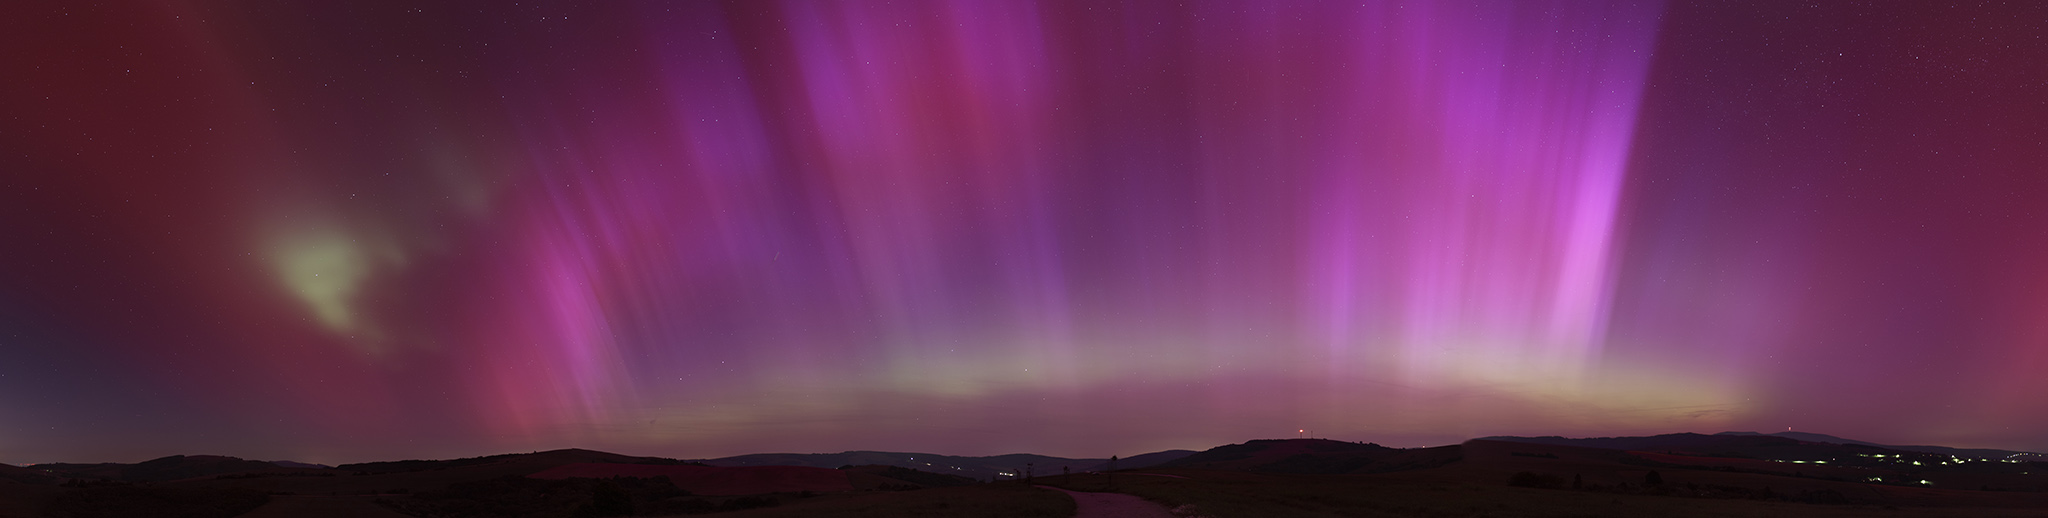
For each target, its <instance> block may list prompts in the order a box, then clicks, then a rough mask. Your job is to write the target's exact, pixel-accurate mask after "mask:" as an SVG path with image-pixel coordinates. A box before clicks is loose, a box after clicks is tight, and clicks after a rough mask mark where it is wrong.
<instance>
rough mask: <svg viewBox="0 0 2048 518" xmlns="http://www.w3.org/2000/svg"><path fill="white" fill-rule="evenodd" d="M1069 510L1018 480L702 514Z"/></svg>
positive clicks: (1027, 515) (769, 516) (935, 517)
mask: <svg viewBox="0 0 2048 518" xmlns="http://www.w3.org/2000/svg"><path fill="white" fill-rule="evenodd" d="M1073 515H1074V500H1073V499H1071V498H1067V495H1063V494H1060V493H1059V492H1057V491H1051V490H1046V489H1039V488H1035V487H1029V486H1025V485H1022V484H1014V483H1002V484H983V485H976V486H966V487H949V488H934V489H920V490H916V491H898V492H885V493H863V494H846V495H824V496H819V497H815V498H809V499H804V500H801V501H796V502H791V503H788V504H784V505H781V506H778V507H771V508H766V509H753V510H747V511H738V512H731V513H718V514H714V515H706V516H718V517H731V518H781V517H792V518H794V517H811V516H822V517H845V518H887V517H908V518H940V517H956V516H957V517H969V516H985V517H990V518H1063V517H1067V516H1073Z"/></svg>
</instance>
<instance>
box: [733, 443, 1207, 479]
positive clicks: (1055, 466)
mask: <svg viewBox="0 0 2048 518" xmlns="http://www.w3.org/2000/svg"><path fill="white" fill-rule="evenodd" d="M1193 453H1194V452H1193V451H1190V450H1167V451H1159V452H1152V453H1146V454H1140V455H1133V456H1131V457H1130V458H1124V459H1118V460H1117V463H1116V467H1117V469H1135V468H1145V467H1152V466H1156V465H1159V464H1162V463H1165V462H1168V461H1172V460H1174V459H1178V458H1181V457H1185V456H1187V455H1190V454H1193ZM698 462H702V463H705V464H708V465H712V466H809V467H816V468H838V467H842V466H868V465H876V466H895V467H900V468H910V469H915V470H920V471H928V472H932V473H942V474H948V475H957V476H963V477H968V478H972V479H975V480H982V481H987V480H992V479H1011V478H1021V477H1023V476H1024V475H1025V474H1026V471H1027V470H1029V471H1031V472H1033V473H1035V474H1036V475H1040V476H1044V475H1057V474H1060V473H1061V472H1062V470H1064V471H1066V472H1086V471H1100V470H1103V469H1106V468H1107V467H1108V464H1109V459H1072V458H1066V457H1053V456H1049V455H1033V454H1028V453H1013V454H1009V455H994V456H988V457H962V456H955V455H939V454H934V453H913V452H890V451H848V452H840V453H755V454H751V455H739V456H733V457H722V458H716V459H702V460H699V461H698Z"/></svg>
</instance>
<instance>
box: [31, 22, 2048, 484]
mask: <svg viewBox="0 0 2048 518" xmlns="http://www.w3.org/2000/svg"><path fill="white" fill-rule="evenodd" d="M73 4H79V3H78V2H19V3H14V4H10V6H9V7H6V8H0V10H4V11H5V12H0V44H4V47H0V48H4V50H0V462H4V463H10V464H24V463H34V462H50V461H76V462H104V461H113V462H136V461H141V460H146V459H149V458H154V457H158V456H163V455H172V454H222V455H234V456H240V457H248V458H259V459H294V460H301V461H307V462H326V463H338V462H352V461H364V460H381V459H400V458H449V457H461V456H473V455H485V454H495V453H507V452H524V451H533V450H545V449H554V448H564V447H583V448H592V449H601V450H607V451H614V452H619V453H629V454H643V455H661V456H668V457H689V458H702V457H714V456H724V455H734V454H742V453H753V452H777V451H789V452H835V451H841V450H849V449H873V450H896V451H927V452H934V453H946V454H957V455H992V454H1003V453H1014V452H1033V453H1042V454H1049V455H1063V456H1075V457H1106V456H1109V455H1129V454H1134V453H1143V452H1147V451H1154V450H1160V449H1168V448H1192V449H1201V448H1207V447H1211V446H1215V445H1220V444H1226V443H1232V442H1242V441H1244V440H1246V439H1253V438H1277V437H1292V436H1294V435H1296V430H1298V429H1302V428H1306V429H1309V430H1312V431H1313V433H1314V434H1316V435H1318V436H1324V437H1330V438H1335V439H1343V440H1360V441H1373V442H1379V443H1381V444H1387V445H1392V446H1424V445H1439V444H1451V443H1456V442H1458V441H1462V440H1464V439H1467V438H1470V437H1475V436H1483V435H1502V434H1514V435H1553V434H1554V435H1579V436H1584V435H1632V434H1653V433H1669V432H1681V431H1694V432H1703V433H1712V432H1718V431H1724V430H1755V431H1764V432H1769V431H1783V430H1784V429H1786V428H1787V427H1791V428H1793V429H1795V430H1800V431H1811V432H1819V433H1830V434H1835V435H1841V436H1845V437H1851V438H1857V439H1863V440H1869V441H1877V442H1887V443H1903V444H1927V443H1933V444H1945V445H1951V446H1973V447H2001V448H2010V449H2031V450H2048V3H2041V2H2030V1H2020V2H2013V3H2012V5H1996V4H1993V5H1976V4H1971V3H1964V4H1961V5H1950V4H1948V3H1936V2H1878V3H1877V5H1862V4H1850V3H1837V2H1827V3H1824V5H1819V6H1813V5H1805V4H1795V3H1793V2H1781V1H1776V0H1770V1H1761V2H1755V3H1749V4H1723V3H1718V2H1715V3H1710V4H1709V5H1703V6H1702V5H1688V4H1669V5H1664V4H1657V3H1651V2H1635V3H1615V4H1598V3H1593V2H1583V1H1578V0H1566V1H1559V2H1505V1H1503V2H1477V3H1471V2H1408V3H1396V2H1378V1H1364V2H1342V3H1340V2H1315V3H1284V2H1283V3H1275V2H1268V1H1266V0H1243V1H1237V0H1218V1H1190V2H1165V1H1140V2H1095V1H1081V0H1074V1H1049V2H1032V1H1026V0H1001V1H981V0H964V1H958V2H918V1H909V2H903V1H898V2H880V1H846V2H827V1H807V0H791V1H786V2H772V1H735V2H730V3H714V2H673V3H663V2H645V3H634V2H625V1H619V2H609V1H607V2H591V3H590V5H572V4H551V3H547V2H541V3H538V4H536V3H534V2H520V3H518V4H516V5H515V4H512V3H511V2H498V1H478V2H469V3H466V4H465V3H450V2H421V3H417V4H415V3H401V2H329V1H302V2H176V1H166V2H154V3H140V2H138V3H119V4H118V5H101V6H85V5H73ZM1361 4H1362V5H1361Z"/></svg>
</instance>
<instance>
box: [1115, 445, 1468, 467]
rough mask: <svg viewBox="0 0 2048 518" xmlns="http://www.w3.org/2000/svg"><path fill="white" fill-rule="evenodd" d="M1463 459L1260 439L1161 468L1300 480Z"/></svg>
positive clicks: (1428, 451) (1451, 454)
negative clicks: (1258, 473)
mask: <svg viewBox="0 0 2048 518" xmlns="http://www.w3.org/2000/svg"><path fill="white" fill-rule="evenodd" d="M1462 457H1463V454H1462V452H1461V447H1460V446H1458V445H1451V446H1437V447H1433V448H1388V447H1385V446H1380V445H1378V444H1373V443H1355V442H1344V441H1333V440H1329V439H1259V440H1252V441H1246V442H1244V443H1242V444H1227V445H1223V446H1217V447H1215V448H1210V449H1208V450H1204V451H1202V452H1199V453H1195V454H1193V455H1188V456H1185V457H1181V458H1179V459H1175V460H1172V461H1169V462H1165V463H1162V464H1160V465H1159V466H1158V467H1162V468H1204V469H1228V470H1243V471H1265V472H1274V473H1301V474H1340V473H1386V472H1393V471H1407V470H1412V469H1423V468H1433V467H1437V466H1442V465H1445V464H1449V463H1452V462H1456V461H1457V460H1458V459H1460V458H1462ZM1119 467H1121V466H1119Z"/></svg>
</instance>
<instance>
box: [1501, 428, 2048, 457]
mask: <svg viewBox="0 0 2048 518" xmlns="http://www.w3.org/2000/svg"><path fill="white" fill-rule="evenodd" d="M1477 440H1486V441H1504V442H1519V443H1530V444H1550V445H1558V446H1581V447H1589V448H1606V449H1615V450H1642V451H1656V450H1683V451H1688V452H1693V453H1699V454H1708V455H1731V456H1758V457H1773V458H1797V457H1800V456H1802V455H1804V456H1813V455H1818V454H1819V453H1820V452H1824V451H1834V450H1841V451H1839V452H1836V453H1849V452H1854V451H1864V452H1866V453H1868V452H1872V451H1880V450H1882V451H1906V452H1916V453H1932V454H1938V455H1950V456H1955V457H1962V458H1973V459H2015V460H2048V455H2043V454H2040V453H2033V452H2022V451H2011V450H1997V449H1982V448H1979V449H1966V448H1950V447H1946V446H1895V445H1889V444H1879V443H1874V442H1869V441H1858V440H1852V439H1844V438H1841V437H1835V436H1832V435H1825V434H1817V433H1808V432H1778V433H1768V434H1766V433H1757V432H1721V433H1717V434H1713V435H1705V434H1697V433H1671V434H1662V435H1651V436H1637V437H1585V438H1567V437H1560V436H1555V435H1551V436H1543V437H1517V436H1493V437H1481V438H1479V439H1477ZM1802 444H1830V445H1837V446H1839V448H1834V449H1818V450H1817V449H1812V448H1801V447H1800V446H1801V445H1802Z"/></svg>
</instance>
